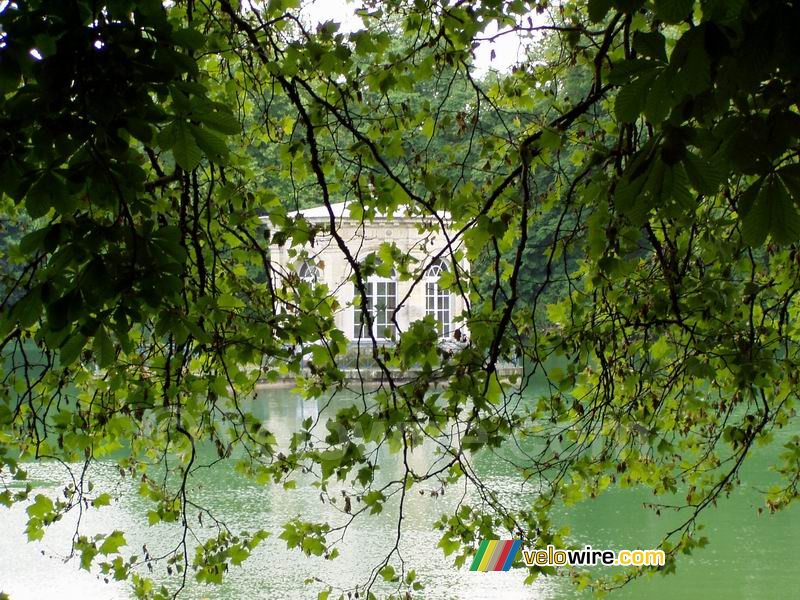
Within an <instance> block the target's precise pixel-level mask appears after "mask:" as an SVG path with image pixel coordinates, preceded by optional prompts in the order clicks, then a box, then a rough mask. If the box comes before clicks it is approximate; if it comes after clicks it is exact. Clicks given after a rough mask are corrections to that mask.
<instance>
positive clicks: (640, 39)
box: [633, 31, 667, 62]
mask: <svg viewBox="0 0 800 600" xmlns="http://www.w3.org/2000/svg"><path fill="white" fill-rule="evenodd" d="M666 43H667V40H666V38H665V37H664V34H663V33H661V32H659V31H637V32H636V33H634V34H633V49H634V50H636V52H638V53H639V54H641V55H642V56H647V57H649V58H652V59H655V60H658V61H661V62H667V50H666Z"/></svg>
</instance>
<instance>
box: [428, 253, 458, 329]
mask: <svg viewBox="0 0 800 600" xmlns="http://www.w3.org/2000/svg"><path fill="white" fill-rule="evenodd" d="M447 271H448V269H447V263H446V262H444V261H443V260H441V259H438V260H435V261H434V262H433V263H431V266H429V267H428V270H427V271H426V272H425V314H428V315H431V316H432V317H433V319H434V321H436V326H437V328H438V329H439V335H440V336H443V337H449V336H450V329H451V327H452V315H451V314H450V313H451V311H450V292H448V291H447V290H444V289H442V287H441V286H440V285H439V278H440V277H441V276H442V273H446V272H447Z"/></svg>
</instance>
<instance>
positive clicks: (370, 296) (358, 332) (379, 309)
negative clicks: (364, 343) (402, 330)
mask: <svg viewBox="0 0 800 600" xmlns="http://www.w3.org/2000/svg"><path fill="white" fill-rule="evenodd" d="M364 287H365V288H366V292H367V297H366V300H367V305H366V306H363V298H362V297H361V292H360V291H359V290H358V287H357V286H356V285H353V339H354V340H359V339H368V338H369V337H370V335H369V331H367V329H366V327H367V312H369V314H370V315H371V316H372V335H374V336H375V338H377V339H394V338H395V337H397V328H396V327H395V325H394V323H393V322H392V319H393V318H394V311H395V308H396V307H397V273H396V272H395V270H394V269H392V273H391V275H390V276H389V277H380V276H378V275H371V276H370V277H369V279H367V281H365V282H364Z"/></svg>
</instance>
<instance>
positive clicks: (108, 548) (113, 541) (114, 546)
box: [100, 531, 128, 554]
mask: <svg viewBox="0 0 800 600" xmlns="http://www.w3.org/2000/svg"><path fill="white" fill-rule="evenodd" d="M127 545H128V543H127V542H126V541H125V536H124V535H123V534H122V532H121V531H114V532H112V533H111V534H109V535H108V536H107V537H106V539H105V540H103V543H102V545H101V546H100V553H101V554H115V553H117V552H119V549H120V547H122V546H127Z"/></svg>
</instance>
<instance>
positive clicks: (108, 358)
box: [93, 325, 116, 369]
mask: <svg viewBox="0 0 800 600" xmlns="http://www.w3.org/2000/svg"><path fill="white" fill-rule="evenodd" d="M93 350H94V354H95V360H96V361H97V366H98V367H100V368H101V369H104V368H106V367H107V366H108V365H110V364H111V363H112V362H114V358H116V353H115V352H114V344H113V343H112V342H111V338H110V337H109V336H108V332H107V331H106V328H105V327H103V326H102V325H101V326H100V327H99V328H98V330H97V331H96V332H95V334H94V345H93Z"/></svg>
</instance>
